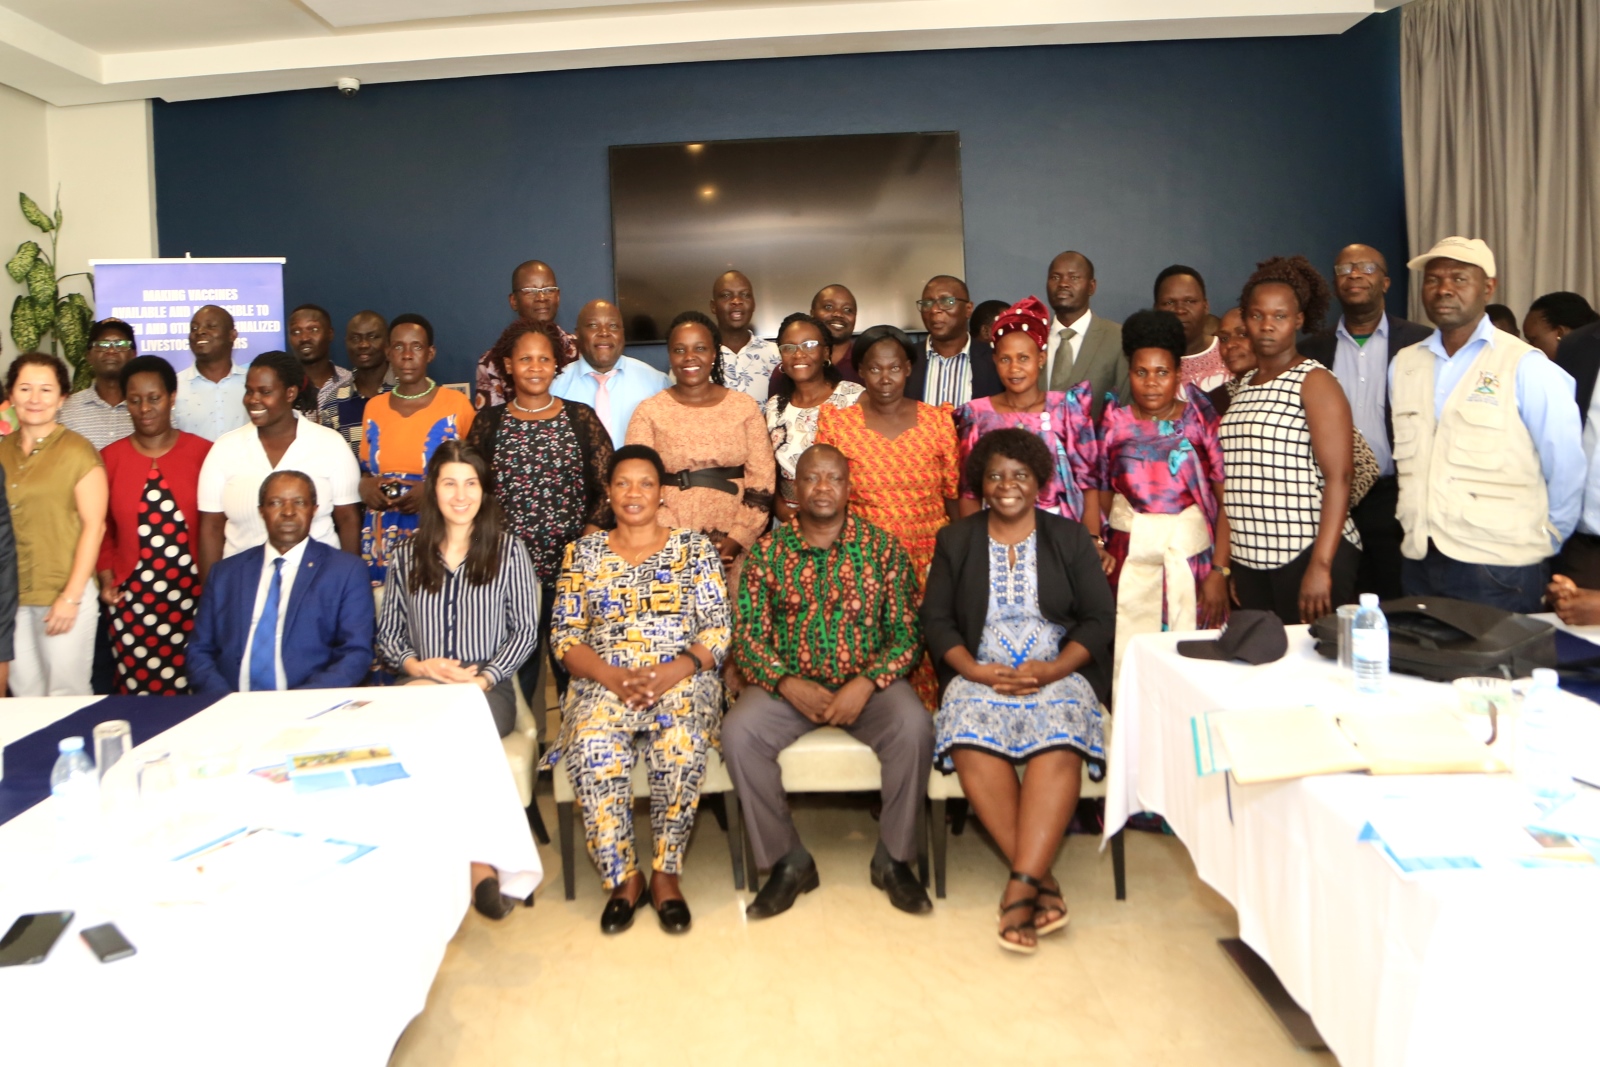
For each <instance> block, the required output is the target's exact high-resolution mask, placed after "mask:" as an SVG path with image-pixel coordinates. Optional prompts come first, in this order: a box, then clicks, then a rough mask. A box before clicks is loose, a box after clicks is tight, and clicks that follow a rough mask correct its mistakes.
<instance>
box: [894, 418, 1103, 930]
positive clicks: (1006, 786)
mask: <svg viewBox="0 0 1600 1067" xmlns="http://www.w3.org/2000/svg"><path fill="white" fill-rule="evenodd" d="M967 467H968V476H969V478H970V479H971V481H972V483H973V484H974V485H980V486H982V487H983V501H984V503H985V504H986V505H987V510H986V511H983V512H980V513H978V514H976V515H969V516H967V517H966V518H964V519H961V520H960V521H959V522H956V523H954V524H953V525H951V526H949V527H947V528H946V529H944V530H941V531H940V532H939V543H938V549H937V552H936V553H935V555H934V560H933V571H932V573H931V574H930V575H929V577H928V594H927V598H926V599H925V600H924V601H923V604H922V626H923V630H924V633H925V634H926V637H927V641H928V648H929V649H930V650H931V651H932V652H933V656H934V659H935V660H936V661H937V662H938V664H939V670H940V673H941V675H943V676H944V677H945V678H947V679H948V680H949V681H948V685H947V687H946V688H945V693H944V702H943V704H942V705H941V706H940V708H939V713H938V715H937V716H935V718H934V735H935V741H934V761H935V763H936V764H937V765H939V766H940V768H941V769H943V770H944V771H945V773H949V771H950V768H951V767H952V766H953V767H954V768H955V771H956V773H957V774H958V775H960V778H961V788H962V790H963V791H964V792H965V793H966V795H967V799H968V800H969V801H970V802H971V803H972V807H973V810H974V811H975V812H976V813H977V815H978V818H979V819H980V820H982V822H983V825H984V828H985V829H987V830H988V831H989V834H990V836H991V837H993V838H994V842H995V844H996V845H997V846H999V848H1000V851H1001V852H1002V853H1003V854H1004V855H1005V857H1006V861H1007V863H1008V864H1009V865H1010V868H1011V876H1010V880H1009V881H1008V882H1007V883H1006V888H1005V892H1004V895H1003V896H1002V897H1001V901H1000V933H999V941H1000V947H1001V948H1004V949H1006V950H1008V951H1011V952H1023V953H1031V952H1033V951H1035V950H1036V949H1037V947H1038V937H1039V935H1041V934H1047V933H1051V932H1053V931H1056V930H1059V929H1061V928H1062V927H1064V926H1066V925H1067V905H1066V901H1065V900H1064V899H1062V896H1061V887H1060V884H1059V883H1057V881H1056V880H1055V878H1054V877H1053V876H1052V875H1051V873H1050V867H1051V864H1052V863H1053V862H1054V860H1055V855H1056V850H1057V849H1058V848H1060V846H1061V838H1062V835H1063V834H1064V833H1066V829H1067V821H1068V819H1070V818H1071V817H1072V812H1073V809H1074V808H1075V807H1076V806H1077V803H1078V790H1079V787H1080V785H1081V783H1082V773H1083V763H1084V761H1085V760H1088V761H1089V762H1090V764H1091V765H1092V766H1096V767H1098V766H1103V764H1104V760H1105V745H1104V730H1103V726H1102V721H1101V711H1100V707H1101V704H1102V702H1103V701H1105V700H1106V699H1107V696H1108V694H1109V691H1110V681H1111V674H1110V669H1109V668H1110V660H1111V636H1112V629H1113V622H1114V615H1115V609H1114V608H1113V605H1112V601H1111V590H1110V588H1109V587H1108V586H1107V585H1106V578H1105V575H1104V574H1103V573H1101V571H1100V565H1099V559H1098V557H1097V556H1096V554H1095V544H1094V541H1093V539H1091V538H1090V536H1089V534H1088V532H1087V531H1085V530H1084V528H1083V526H1082V525H1081V524H1079V523H1076V522H1071V521H1069V520H1067V519H1063V518H1061V517H1060V516H1059V515H1055V514H1052V513H1051V512H1048V511H1043V510H1041V509H1039V508H1038V506H1037V505H1038V500H1039V495H1040V492H1041V491H1042V489H1043V488H1044V487H1045V486H1047V485H1049V484H1050V480H1051V479H1052V478H1054V477H1055V468H1054V464H1053V463H1052V462H1051V457H1050V451H1049V449H1048V448H1046V447H1045V444H1044V442H1043V441H1041V440H1039V438H1038V437H1037V436H1036V435H1034V434H1031V433H1029V432H1028V431H1026V430H1019V429H1006V430H996V431H994V432H993V433H991V434H989V435H987V436H986V437H983V438H982V439H981V440H979V441H978V444H977V447H975V448H974V449H973V450H972V455H971V456H970V457H968V460H967ZM1019 763H1020V764H1022V765H1023V767H1024V771H1023V777H1022V781H1021V782H1020V783H1019V782H1018V780H1017V772H1016V765H1017V764H1019Z"/></svg>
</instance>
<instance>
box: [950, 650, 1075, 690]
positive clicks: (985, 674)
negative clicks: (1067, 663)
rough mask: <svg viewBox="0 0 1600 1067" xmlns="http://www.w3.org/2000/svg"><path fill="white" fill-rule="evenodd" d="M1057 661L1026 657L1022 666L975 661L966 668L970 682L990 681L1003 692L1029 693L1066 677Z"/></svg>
mask: <svg viewBox="0 0 1600 1067" xmlns="http://www.w3.org/2000/svg"><path fill="white" fill-rule="evenodd" d="M1069 673H1071V672H1069V671H1063V670H1062V669H1061V668H1060V667H1059V666H1058V665H1057V664H1056V663H1055V662H1054V661H1051V662H1048V663H1047V662H1043V661H1040V660H1036V659H1030V660H1024V661H1023V663H1022V665H1021V666H1020V667H1007V666H1005V665H1004V664H1002V663H975V664H973V665H972V667H971V668H970V669H968V670H967V671H966V672H965V677H966V679H967V681H969V682H977V683H978V684H980V685H986V686H988V687H989V688H990V689H993V690H994V691H995V692H996V693H999V694H1000V695H1001V696H1014V697H1025V696H1032V695H1033V694H1034V693H1037V692H1038V691H1039V687H1040V686H1044V685H1049V684H1050V683H1051V682H1054V681H1057V680H1059V679H1061V678H1065V677H1066V676H1067V675H1068V674H1069Z"/></svg>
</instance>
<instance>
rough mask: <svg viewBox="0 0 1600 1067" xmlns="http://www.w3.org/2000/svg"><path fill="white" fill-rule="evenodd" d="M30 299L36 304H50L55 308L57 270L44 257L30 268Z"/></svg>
mask: <svg viewBox="0 0 1600 1067" xmlns="http://www.w3.org/2000/svg"><path fill="white" fill-rule="evenodd" d="M28 299H29V300H32V301H33V302H34V303H35V304H48V305H50V307H51V308H52V309H54V308H55V304H56V272H55V268H53V267H52V266H51V265H50V264H49V262H48V261H46V260H44V259H43V258H41V259H39V260H36V261H35V262H34V264H33V266H31V267H29V268H28ZM53 313H54V312H53V310H52V314H53Z"/></svg>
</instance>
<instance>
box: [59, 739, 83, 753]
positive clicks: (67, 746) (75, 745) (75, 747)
mask: <svg viewBox="0 0 1600 1067" xmlns="http://www.w3.org/2000/svg"><path fill="white" fill-rule="evenodd" d="M56 751H57V752H82V751H83V738H81V737H63V738H62V739H61V743H60V744H58V745H57V746H56Z"/></svg>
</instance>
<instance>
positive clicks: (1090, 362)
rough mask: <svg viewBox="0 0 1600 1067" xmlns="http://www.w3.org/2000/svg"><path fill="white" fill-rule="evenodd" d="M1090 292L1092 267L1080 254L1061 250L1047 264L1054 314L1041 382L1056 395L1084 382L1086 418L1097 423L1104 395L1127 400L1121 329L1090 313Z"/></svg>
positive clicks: (1048, 296) (1047, 291) (1048, 293)
mask: <svg viewBox="0 0 1600 1067" xmlns="http://www.w3.org/2000/svg"><path fill="white" fill-rule="evenodd" d="M1094 290H1095V280H1094V264H1093V263H1091V262H1089V257H1088V256H1086V255H1084V254H1083V253H1082V252H1063V253H1061V254H1060V255H1059V256H1057V257H1056V258H1055V259H1052V260H1051V261H1050V273H1049V275H1048V276H1047V277H1046V278H1045V283H1044V294H1045V299H1046V301H1048V302H1049V304H1050V309H1051V310H1052V311H1054V312H1055V314H1054V315H1053V316H1052V317H1051V319H1050V341H1049V343H1048V344H1047V345H1046V346H1045V378H1044V380H1045V381H1046V382H1048V383H1049V384H1048V385H1046V386H1045V388H1046V389H1047V390H1049V391H1051V392H1058V393H1064V392H1066V391H1067V390H1068V389H1071V388H1072V387H1074V386H1075V385H1077V384H1078V383H1079V382H1088V383H1089V398H1090V400H1091V401H1092V403H1091V405H1090V414H1091V415H1093V416H1094V418H1095V419H1096V420H1098V419H1099V418H1100V412H1101V410H1102V409H1103V408H1104V407H1105V406H1106V394H1107V393H1110V394H1111V395H1112V396H1115V397H1117V398H1118V399H1119V400H1123V401H1126V400H1127V399H1128V361H1127V360H1126V359H1125V358H1123V355H1122V327H1121V326H1120V325H1118V324H1117V323H1115V322H1113V321H1111V320H1110V319H1108V318H1106V317H1105V316H1103V315H1096V314H1094V313H1093V312H1091V311H1090V310H1089V301H1090V300H1091V299H1093V297H1094Z"/></svg>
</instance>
